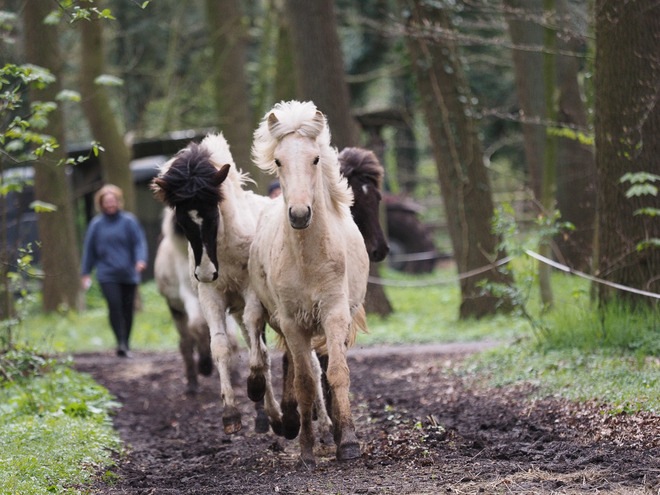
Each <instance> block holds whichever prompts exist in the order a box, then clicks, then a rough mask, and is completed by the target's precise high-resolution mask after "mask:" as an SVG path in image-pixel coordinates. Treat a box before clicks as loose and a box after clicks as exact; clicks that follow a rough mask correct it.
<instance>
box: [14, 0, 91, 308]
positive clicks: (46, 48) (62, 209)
mask: <svg viewBox="0 0 660 495" xmlns="http://www.w3.org/2000/svg"><path fill="white" fill-rule="evenodd" d="M52 9H53V3H52V2H51V1H50V0H30V1H29V2H27V3H26V4H25V8H24V16H25V48H26V59H27V61H28V62H29V63H32V64H35V65H38V66H41V67H45V68H47V69H49V70H50V71H51V72H52V73H53V74H54V75H55V77H57V81H56V82H54V83H52V84H50V85H48V86H46V87H45V88H44V89H32V90H31V91H30V99H31V100H32V101H37V100H39V101H55V96H56V95H57V94H58V93H59V91H60V77H59V76H60V72H61V68H62V64H63V61H62V58H61V57H60V53H59V45H58V36H57V27H56V26H52V25H46V24H44V22H43V21H44V18H45V17H46V16H47V15H48V13H49V12H51V10H52ZM41 132H43V133H45V134H48V135H51V136H54V137H55V138H56V139H57V141H58V142H59V144H60V147H59V148H57V149H56V150H55V151H54V152H53V153H47V154H46V155H47V156H44V157H43V158H42V159H40V160H38V161H36V162H35V163H34V191H35V197H36V198H37V199H38V200H41V201H45V202H47V203H52V204H54V205H55V206H56V207H57V211H55V212H51V213H38V214H37V222H38V229H39V239H40V240H41V256H42V258H41V259H42V268H43V271H44V280H43V308H44V311H54V310H56V309H58V307H60V305H65V306H68V307H70V308H76V309H81V308H82V291H81V289H80V281H79V277H78V274H79V272H80V267H79V258H78V250H77V249H76V236H75V232H74V224H73V213H72V210H73V209H72V204H71V192H70V190H69V184H68V182H67V175H66V168H65V167H64V166H57V165H56V164H57V162H58V161H59V160H61V159H65V158H66V152H65V148H66V141H65V138H64V119H63V115H62V111H61V110H60V109H57V110H55V111H53V112H52V113H51V114H50V115H49V123H48V126H47V127H46V128H45V129H43V130H42V131H41Z"/></svg>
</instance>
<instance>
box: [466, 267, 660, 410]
mask: <svg viewBox="0 0 660 495" xmlns="http://www.w3.org/2000/svg"><path fill="white" fill-rule="evenodd" d="M552 287H553V292H554V306H553V309H552V310H550V311H548V312H547V313H541V311H540V307H541V304H540V301H539V298H538V294H537V293H536V292H538V289H534V291H535V292H534V293H533V297H531V298H530V300H529V304H528V308H529V311H530V313H531V315H532V317H533V319H534V321H535V323H537V324H538V325H537V326H536V328H535V329H534V328H533V327H532V326H531V325H528V326H527V331H526V332H525V336H524V337H523V338H522V339H519V340H517V341H515V342H514V343H511V344H507V345H504V346H501V347H499V348H497V349H494V350H491V351H487V352H484V353H481V354H479V355H477V356H474V357H472V358H471V359H470V360H469V362H468V364H467V367H466V368H465V369H466V370H467V371H469V372H476V373H478V374H481V375H484V376H486V377H487V378H488V380H487V381H486V383H488V384H489V385H491V386H502V385H510V384H514V383H519V382H530V383H532V384H534V385H536V386H538V389H537V395H539V396H544V395H557V396H561V397H565V398H568V399H572V400H597V401H601V402H602V403H603V404H606V405H607V407H609V408H610V410H611V411H612V412H620V411H626V412H632V411H637V410H647V411H652V412H655V413H658V412H660V317H659V315H658V313H657V308H655V307H644V306H638V307H636V308H634V309H631V308H630V307H629V306H627V305H625V304H621V303H615V304H611V305H609V306H608V307H606V308H603V309H602V310H598V309H597V308H596V306H595V303H594V302H592V301H591V300H590V295H589V289H590V285H589V283H588V282H587V281H585V280H583V279H580V278H577V277H574V276H570V275H567V274H563V273H554V274H553V276H552Z"/></svg>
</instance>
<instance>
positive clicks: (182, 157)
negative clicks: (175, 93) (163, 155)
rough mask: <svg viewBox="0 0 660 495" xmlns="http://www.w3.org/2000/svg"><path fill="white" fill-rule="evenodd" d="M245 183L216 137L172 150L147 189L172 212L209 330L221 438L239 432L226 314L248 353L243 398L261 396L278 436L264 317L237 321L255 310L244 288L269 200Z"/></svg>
mask: <svg viewBox="0 0 660 495" xmlns="http://www.w3.org/2000/svg"><path fill="white" fill-rule="evenodd" d="M245 180H246V177H245V176H244V175H243V174H241V173H240V172H239V171H238V170H237V169H236V166H235V164H234V161H233V158H232V156H231V153H230V152H229V145H228V144H227V142H226V141H225V139H224V137H223V136H222V134H218V135H209V136H207V137H206V138H205V139H204V140H203V141H202V142H201V143H200V144H196V143H191V144H190V145H189V146H188V147H187V148H185V149H183V150H182V151H180V152H179V153H178V154H177V155H176V156H175V157H174V159H173V160H171V161H170V162H168V163H167V164H165V166H164V167H163V169H162V170H161V172H160V174H159V175H158V177H157V178H156V179H154V181H153V184H152V188H153V190H154V191H155V194H156V196H157V197H158V199H160V200H161V201H162V202H163V203H165V204H166V205H167V206H169V207H170V208H172V209H173V211H174V215H175V217H176V220H177V222H178V224H179V225H180V226H181V228H182V230H183V232H184V233H185V236H186V238H187V240H188V242H189V243H190V249H189V256H188V259H189V273H190V274H191V278H192V287H193V291H195V292H196V293H197V296H198V299H199V304H200V308H201V310H202V315H203V316H204V319H205V320H206V321H207V323H208V326H209V329H210V336H211V339H210V343H211V352H212V355H213V359H214V361H215V364H216V367H217V368H218V371H219V374H220V388H221V396H222V403H223V412H222V420H223V424H224V429H225V433H227V434H232V433H235V432H237V431H239V430H240V429H241V427H242V424H241V414H240V412H239V410H238V408H237V407H236V398H235V395H234V391H233V388H232V385H231V380H230V372H231V370H230V363H231V360H232V357H233V355H234V354H235V349H233V348H232V343H231V337H230V333H229V332H228V327H227V322H226V313H227V312H229V313H230V314H231V315H232V316H233V317H234V319H235V320H236V322H237V323H238V326H239V328H240V329H241V332H242V334H243V337H244V339H245V342H246V343H247V344H248V346H249V349H250V363H249V364H250V376H249V378H248V396H249V397H250V399H251V400H252V401H254V402H258V401H260V400H262V399H264V402H265V410H266V413H267V414H268V417H269V418H270V423H271V427H272V428H273V431H275V432H276V433H281V429H282V422H281V411H280V407H279V404H278V403H277V402H276V401H275V398H274V396H273V391H272V386H271V378H270V357H269V354H268V349H267V347H266V344H265V342H264V340H263V333H264V327H265V319H264V317H263V315H259V314H258V312H255V311H253V312H251V313H250V315H249V319H244V309H245V306H246V304H250V305H251V306H252V307H257V306H259V307H260V306H261V303H260V302H259V300H258V299H257V298H256V295H255V294H254V292H253V291H252V290H251V289H250V285H249V281H248V271H247V265H248V257H249V249H250V245H251V244H252V239H253V237H254V233H255V230H256V226H257V219H258V217H259V214H260V212H261V210H263V209H264V208H265V207H267V206H269V205H271V204H272V201H273V200H271V199H269V198H266V197H263V196H259V195H256V194H254V193H252V192H251V191H247V190H245V189H243V184H244V182H245Z"/></svg>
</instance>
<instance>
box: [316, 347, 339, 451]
mask: <svg viewBox="0 0 660 495" xmlns="http://www.w3.org/2000/svg"><path fill="white" fill-rule="evenodd" d="M312 370H313V371H314V381H315V383H316V398H315V400H314V405H315V407H316V414H317V415H318V427H319V433H320V435H321V441H322V442H323V443H324V444H326V445H328V446H330V445H334V441H333V438H332V434H331V433H330V430H331V429H332V421H331V420H330V416H328V411H327V408H326V405H325V397H324V394H323V383H322V375H323V369H322V366H321V363H320V362H319V357H318V356H317V355H316V352H313V351H312Z"/></svg>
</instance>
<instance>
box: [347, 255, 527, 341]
mask: <svg viewBox="0 0 660 495" xmlns="http://www.w3.org/2000/svg"><path fill="white" fill-rule="evenodd" d="M455 276H456V270H455V269H454V268H444V269H439V270H436V271H435V272H433V273H432V274H429V275H424V276H412V275H405V274H401V273H398V272H395V271H393V270H389V269H381V278H384V279H387V280H395V281H398V282H410V281H416V282H417V281H425V280H426V281H441V280H448V279H450V278H452V277H455ZM385 293H386V294H387V297H388V299H389V300H390V303H391V304H392V306H393V307H394V313H393V314H391V315H390V316H389V317H387V318H385V319H383V318H380V317H379V316H377V315H369V317H368V319H367V322H368V326H369V334H367V335H364V334H361V335H359V337H358V340H357V342H358V345H376V344H407V343H429V342H465V341H474V340H486V339H488V340H512V339H515V338H518V337H521V336H523V335H524V333H525V332H526V331H527V328H528V327H529V325H528V324H527V322H526V321H525V320H524V319H523V318H520V317H512V316H505V315H497V316H494V317H490V318H483V319H481V320H474V319H468V320H459V319H458V308H459V305H460V298H461V295H460V289H459V287H458V284H457V283H455V282H452V283H448V284H438V285H429V286H424V287H395V286H385Z"/></svg>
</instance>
